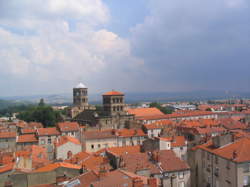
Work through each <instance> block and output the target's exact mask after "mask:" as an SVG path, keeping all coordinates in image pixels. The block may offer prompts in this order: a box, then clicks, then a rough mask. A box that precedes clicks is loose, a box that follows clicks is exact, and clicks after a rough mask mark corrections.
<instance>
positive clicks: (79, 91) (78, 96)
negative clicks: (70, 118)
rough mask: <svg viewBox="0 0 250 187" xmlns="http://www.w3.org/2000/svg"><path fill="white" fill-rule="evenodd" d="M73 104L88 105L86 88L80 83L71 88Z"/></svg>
mask: <svg viewBox="0 0 250 187" xmlns="http://www.w3.org/2000/svg"><path fill="white" fill-rule="evenodd" d="M73 104H74V106H78V107H86V106H88V88H87V87H86V86H85V85H84V84H82V83H79V84H78V85H77V86H76V87H75V88H73Z"/></svg>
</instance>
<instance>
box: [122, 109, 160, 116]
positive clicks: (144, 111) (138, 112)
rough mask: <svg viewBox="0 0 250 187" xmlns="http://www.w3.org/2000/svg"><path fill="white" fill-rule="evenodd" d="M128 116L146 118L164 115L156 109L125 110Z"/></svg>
mask: <svg viewBox="0 0 250 187" xmlns="http://www.w3.org/2000/svg"><path fill="white" fill-rule="evenodd" d="M127 111H128V113H129V114H133V115H135V117H137V118H138V117H148V116H162V115H164V113H163V112H161V111H160V110H159V109H158V108H155V107H153V108H130V109H128V110H127Z"/></svg>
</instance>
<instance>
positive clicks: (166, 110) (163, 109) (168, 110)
mask: <svg viewBox="0 0 250 187" xmlns="http://www.w3.org/2000/svg"><path fill="white" fill-rule="evenodd" d="M149 107H156V108H158V109H159V110H160V111H161V112H163V113H164V114H172V113H173V112H174V108H173V107H171V106H167V107H162V106H161V104H160V103H157V102H152V103H150V104H149Z"/></svg>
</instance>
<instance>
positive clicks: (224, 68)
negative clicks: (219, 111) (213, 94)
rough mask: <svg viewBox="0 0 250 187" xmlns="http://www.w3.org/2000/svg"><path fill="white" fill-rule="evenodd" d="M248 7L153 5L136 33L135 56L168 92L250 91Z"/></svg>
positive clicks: (194, 2) (194, 0) (194, 1)
mask: <svg viewBox="0 0 250 187" xmlns="http://www.w3.org/2000/svg"><path fill="white" fill-rule="evenodd" d="M249 23H250V8H249V3H248V1H244V0H242V1H240V0H234V1H233V0H231V1H230V0H228V1H222V0H217V1H208V0H205V1H198V0H191V1H180V0H167V1H165V0H161V1H152V3H151V14H150V15H149V16H148V17H147V18H146V19H145V21H144V23H142V24H139V25H137V26H136V27H135V28H133V29H132V39H131V40H132V44H133V45H132V46H133V51H134V53H135V55H138V56H140V57H143V59H144V60H145V65H146V66H147V67H148V69H150V70H152V72H151V76H152V77H153V79H156V80H158V81H159V82H158V84H159V85H161V86H162V87H165V89H166V90H167V89H168V90H169V88H170V89H171V88H172V89H176V90H186V89H189V90H194V89H199V90H203V89H205V90H209V89H210V90H211V89H212V90H213V89H222V90H228V89H229V90H230V89H231V90H238V89H240V90H249V89H250V87H249V84H250V75H249V73H248V70H249V68H250V24H249Z"/></svg>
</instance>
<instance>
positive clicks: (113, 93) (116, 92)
mask: <svg viewBox="0 0 250 187" xmlns="http://www.w3.org/2000/svg"><path fill="white" fill-rule="evenodd" d="M102 95H124V94H123V93H122V92H118V91H110V92H106V93H104V94H102Z"/></svg>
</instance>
